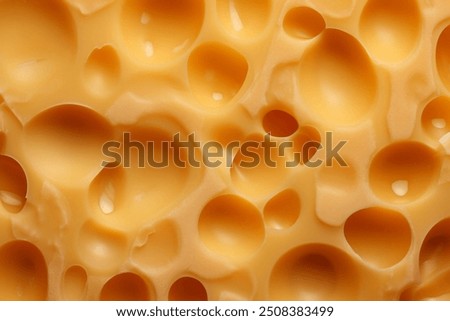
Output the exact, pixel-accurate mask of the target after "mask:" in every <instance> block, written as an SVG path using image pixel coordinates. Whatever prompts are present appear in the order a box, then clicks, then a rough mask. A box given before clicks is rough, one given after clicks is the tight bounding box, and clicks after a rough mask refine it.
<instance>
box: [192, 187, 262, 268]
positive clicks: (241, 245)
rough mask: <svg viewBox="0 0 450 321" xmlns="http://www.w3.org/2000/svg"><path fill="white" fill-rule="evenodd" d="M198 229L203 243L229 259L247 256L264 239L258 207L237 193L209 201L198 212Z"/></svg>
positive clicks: (252, 252) (240, 258)
mask: <svg viewBox="0 0 450 321" xmlns="http://www.w3.org/2000/svg"><path fill="white" fill-rule="evenodd" d="M198 230H199V235H200V239H201V241H202V242H203V244H204V245H205V246H206V247H207V248H208V249H209V250H211V251H213V252H215V253H217V254H219V255H223V256H225V257H228V258H230V259H232V260H246V259H249V258H250V256H252V255H253V254H254V253H255V252H256V251H257V250H258V248H259V247H260V246H261V244H262V242H263V241H264V237H265V232H264V224H263V221H262V218H261V215H260V213H259V211H258V209H257V208H256V207H255V206H254V205H253V204H251V203H250V202H248V201H247V200H245V199H243V198H241V197H239V196H236V195H231V194H230V195H221V196H218V197H216V198H214V199H212V200H211V201H209V202H208V203H207V204H206V206H205V207H204V208H203V210H202V212H201V213H200V217H199V221H198Z"/></svg>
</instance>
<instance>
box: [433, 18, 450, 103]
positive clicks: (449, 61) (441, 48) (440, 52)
mask: <svg viewBox="0 0 450 321" xmlns="http://www.w3.org/2000/svg"><path fill="white" fill-rule="evenodd" d="M436 67H437V71H438V73H439V76H440V78H441V80H442V82H443V84H444V86H445V87H447V90H449V89H450V75H449V73H448V70H449V68H450V26H447V27H446V28H445V29H444V30H443V31H442V33H441V34H440V35H439V38H438V42H437V45H436ZM445 104H446V105H448V98H447V99H446V103H445Z"/></svg>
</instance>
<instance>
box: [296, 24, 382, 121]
mask: <svg viewBox="0 0 450 321" xmlns="http://www.w3.org/2000/svg"><path fill="white" fill-rule="evenodd" d="M343 79H345V81H343ZM377 87H378V86H377V77H376V73H375V69H374V67H373V65H372V63H371V60H370V58H369V56H368V55H367V53H366V51H365V50H364V48H363V46H362V45H361V44H360V43H359V42H358V40H357V39H355V38H354V37H352V36H350V35H349V34H347V33H345V32H343V31H340V30H336V29H327V30H325V31H324V32H323V33H322V34H321V35H320V37H318V38H317V41H316V42H315V43H314V44H312V45H311V46H310V47H309V48H308V49H307V51H306V52H305V54H304V56H303V58H302V60H301V61H300V69H299V89H300V94H301V96H302V97H303V98H304V102H305V106H304V107H305V108H309V109H311V111H312V112H314V113H316V114H317V117H320V118H321V121H330V122H332V123H333V126H336V125H351V124H355V123H357V122H359V121H360V120H362V119H364V118H366V117H367V116H368V115H369V114H370V112H371V111H372V110H373V107H374V103H375V98H376V93H377ZM355 88H358V90H355Z"/></svg>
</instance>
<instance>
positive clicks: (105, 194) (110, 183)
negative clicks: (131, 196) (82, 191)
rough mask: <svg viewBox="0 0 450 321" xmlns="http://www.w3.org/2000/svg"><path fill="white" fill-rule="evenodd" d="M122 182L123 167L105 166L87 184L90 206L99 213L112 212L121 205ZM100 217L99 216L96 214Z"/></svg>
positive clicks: (108, 213)
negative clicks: (88, 184)
mask: <svg viewBox="0 0 450 321" xmlns="http://www.w3.org/2000/svg"><path fill="white" fill-rule="evenodd" d="M123 183H124V173H123V169H122V168H120V167H117V168H108V167H105V168H103V169H102V171H101V172H100V173H99V174H98V175H97V176H96V177H95V178H94V180H93V181H92V183H91V184H90V186H89V198H90V202H91V204H92V205H91V206H92V208H94V209H95V210H96V211H95V212H98V210H100V213H99V214H107V215H110V214H114V213H115V212H116V211H117V210H120V209H121V208H122V206H123V197H122V195H123V190H122V185H123ZM98 217H99V218H101V216H98Z"/></svg>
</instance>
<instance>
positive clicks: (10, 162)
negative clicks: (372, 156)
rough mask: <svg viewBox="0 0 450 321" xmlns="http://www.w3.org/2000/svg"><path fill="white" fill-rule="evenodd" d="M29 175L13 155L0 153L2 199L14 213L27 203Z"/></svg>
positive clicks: (0, 198) (0, 194)
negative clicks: (26, 174) (27, 175)
mask: <svg viewBox="0 0 450 321" xmlns="http://www.w3.org/2000/svg"><path fill="white" fill-rule="evenodd" d="M27 185H28V184H27V177H26V176H25V172H24V170H23V168H22V166H20V164H19V163H18V162H17V161H16V160H14V159H13V158H11V157H8V156H4V155H0V200H1V202H2V204H3V206H4V207H5V208H6V209H7V210H9V211H10V212H12V213H17V212H19V211H20V210H21V209H22V208H23V206H24V205H25V201H26V195H27Z"/></svg>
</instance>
